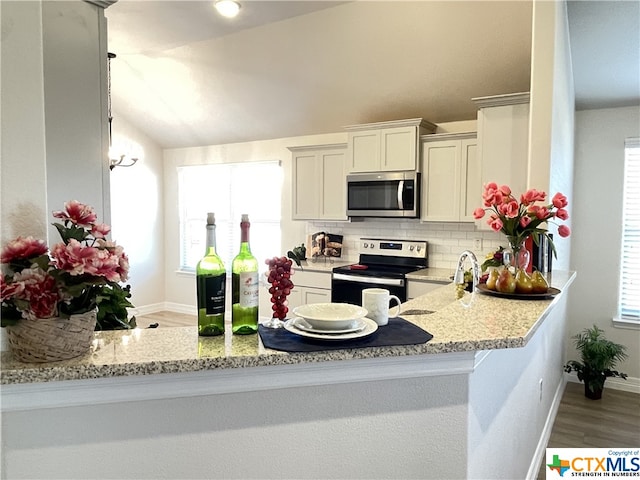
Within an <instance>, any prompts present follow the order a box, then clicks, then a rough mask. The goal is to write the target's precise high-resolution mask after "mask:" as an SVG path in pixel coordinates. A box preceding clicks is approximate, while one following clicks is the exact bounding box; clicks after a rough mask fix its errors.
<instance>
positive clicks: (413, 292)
mask: <svg viewBox="0 0 640 480" xmlns="http://www.w3.org/2000/svg"><path fill="white" fill-rule="evenodd" d="M444 285H447V284H446V283H443V282H420V281H414V280H409V281H408V282H407V300H411V299H412V298H416V297H419V296H420V295H424V294H425V293H429V292H432V291H434V290H436V289H438V288H440V287H442V286H444Z"/></svg>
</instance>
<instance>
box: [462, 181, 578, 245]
mask: <svg viewBox="0 0 640 480" xmlns="http://www.w3.org/2000/svg"><path fill="white" fill-rule="evenodd" d="M546 197H547V194H546V193H545V192H540V191H538V190H536V189H531V190H527V191H526V192H525V193H523V194H522V195H521V196H520V201H519V202H518V200H517V199H516V197H515V196H514V195H513V193H512V192H511V189H510V188H509V187H508V186H507V185H502V186H498V185H497V184H496V183H495V182H491V183H488V184H487V185H485V187H484V192H483V194H482V199H483V200H484V206H485V207H486V208H476V209H475V210H474V212H473V216H474V218H475V219H480V218H483V217H484V216H485V213H486V212H487V211H489V212H490V214H489V218H488V220H487V223H488V224H489V226H490V227H491V229H492V230H494V231H496V232H502V233H504V234H505V235H506V236H507V237H508V239H509V243H511V244H514V245H521V244H522V242H524V240H525V239H526V238H527V237H528V236H530V235H531V236H532V237H533V241H534V242H535V243H536V245H539V244H540V236H545V237H547V238H548V240H549V243H550V245H551V248H552V250H553V254H554V255H556V250H555V246H554V244H553V241H552V240H551V238H550V237H549V234H548V232H547V229H546V228H544V227H542V226H541V224H542V223H544V222H550V221H552V220H567V219H568V218H569V213H568V212H567V210H565V207H566V206H567V204H568V202H567V197H565V196H564V195H563V194H562V193H556V194H555V195H554V196H553V198H552V199H551V203H545V200H546ZM539 202H540V203H539ZM570 234H571V230H570V229H569V227H567V226H566V225H560V226H559V227H558V235H560V236H561V237H568V236H569V235H570Z"/></svg>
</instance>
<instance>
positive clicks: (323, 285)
mask: <svg viewBox="0 0 640 480" xmlns="http://www.w3.org/2000/svg"><path fill="white" fill-rule="evenodd" d="M292 280H293V285H294V287H293V290H291V294H290V295H289V297H288V298H287V300H288V302H289V311H290V312H291V310H293V309H294V308H296V307H299V306H300V305H306V304H308V303H329V302H331V272H309V271H306V270H297V269H296V273H295V274H294V275H293V277H292Z"/></svg>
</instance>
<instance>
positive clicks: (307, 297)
mask: <svg viewBox="0 0 640 480" xmlns="http://www.w3.org/2000/svg"><path fill="white" fill-rule="evenodd" d="M302 301H303V305H307V304H309V303H331V290H323V289H320V288H303V289H302Z"/></svg>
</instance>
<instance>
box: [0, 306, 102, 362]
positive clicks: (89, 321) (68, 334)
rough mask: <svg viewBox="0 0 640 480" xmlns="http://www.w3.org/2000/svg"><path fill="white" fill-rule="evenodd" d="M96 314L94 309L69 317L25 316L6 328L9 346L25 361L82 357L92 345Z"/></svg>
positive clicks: (19, 358)
mask: <svg viewBox="0 0 640 480" xmlns="http://www.w3.org/2000/svg"><path fill="white" fill-rule="evenodd" d="M96 315H97V311H96V310H93V311H91V312H87V313H82V314H78V315H71V316H70V317H69V318H60V317H55V318H44V319H43V318H40V319H36V320H26V319H22V320H20V321H19V322H18V323H17V324H16V325H12V326H8V327H7V328H6V330H7V341H8V343H9V349H10V351H11V353H12V354H13V356H14V357H15V358H16V359H17V360H20V361H21V362H56V361H58V360H68V359H69V358H74V357H79V356H80V355H83V354H84V353H86V352H87V351H88V350H89V348H90V347H91V342H92V340H93V337H94V330H95V328H96Z"/></svg>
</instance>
